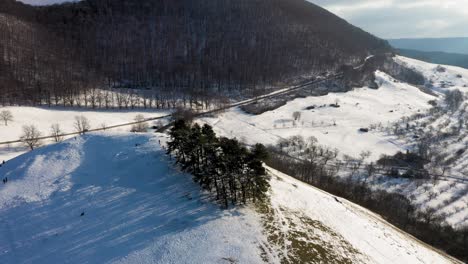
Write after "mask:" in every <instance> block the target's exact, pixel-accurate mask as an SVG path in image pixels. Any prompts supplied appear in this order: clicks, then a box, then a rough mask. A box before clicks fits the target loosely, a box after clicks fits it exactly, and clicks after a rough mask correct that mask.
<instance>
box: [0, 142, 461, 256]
mask: <svg viewBox="0 0 468 264" xmlns="http://www.w3.org/2000/svg"><path fill="white" fill-rule="evenodd" d="M159 140H161V141H163V142H164V138H163V137H156V136H154V135H136V134H128V133H120V134H119V133H112V134H110V133H106V134H104V133H102V134H89V135H86V136H84V137H81V138H77V139H71V140H68V141H66V142H64V143H60V144H57V145H51V146H48V147H44V148H40V149H38V150H35V151H33V152H29V153H27V154H25V155H22V156H20V157H18V158H16V159H13V160H11V161H9V162H8V163H7V164H6V165H5V166H3V167H1V168H0V178H3V177H5V176H7V177H8V178H9V182H8V183H7V184H6V185H0V223H1V225H0V263H107V262H116V263H262V262H264V261H265V262H268V263H278V262H280V261H284V260H292V259H297V258H300V259H304V258H307V257H313V261H314V262H328V263H330V262H333V263H335V262H344V263H349V262H352V263H451V262H456V261H455V260H453V259H450V258H447V257H445V256H443V255H442V254H439V253H437V252H435V251H433V250H432V249H430V248H428V247H427V246H425V245H423V244H421V243H420V242H418V241H416V240H414V239H412V238H411V237H409V236H407V235H406V234H403V233H401V232H400V231H398V230H396V229H395V228H393V227H392V226H390V225H388V224H387V223H386V222H385V221H383V220H382V219H380V218H379V217H378V216H375V215H373V214H372V213H370V212H369V211H367V210H365V209H362V208H360V207H358V206H356V205H354V204H351V203H349V202H347V201H344V200H341V199H339V200H336V199H335V198H334V197H333V196H331V195H329V194H327V193H324V192H321V191H319V190H317V189H314V188H312V187H310V186H308V185H305V184H303V183H300V182H298V181H297V180H294V179H292V178H290V177H288V176H286V175H283V174H281V173H278V172H276V171H273V170H271V169H269V171H271V173H272V175H273V177H272V180H271V184H272V188H271V191H270V199H269V200H268V201H265V203H264V205H263V206H260V208H258V207H257V206H253V205H252V206H248V207H240V208H237V209H230V210H220V209H219V208H218V206H216V205H214V204H213V203H212V202H211V201H210V200H209V199H208V198H207V197H206V196H204V195H203V194H202V193H200V191H199V187H198V186H197V185H196V184H194V183H193V182H192V180H191V177H190V176H189V175H186V174H183V173H180V172H178V171H177V170H176V169H174V168H173V167H172V165H170V164H171V161H170V160H169V158H167V157H166V156H165V155H164V153H163V150H162V149H161V148H160V146H159V144H158V141H159ZM262 208H263V209H262ZM265 208H266V209H265ZM82 213H84V215H83V216H80V215H81V214H82ZM279 238H281V239H279Z"/></svg>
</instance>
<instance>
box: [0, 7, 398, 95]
mask: <svg viewBox="0 0 468 264" xmlns="http://www.w3.org/2000/svg"><path fill="white" fill-rule="evenodd" d="M0 13H3V14H9V15H10V16H7V17H8V18H11V19H12V20H20V21H28V23H31V24H32V25H34V31H33V32H32V33H31V34H28V35H27V36H25V37H24V38H25V39H24V41H23V42H22V44H21V45H22V46H26V47H29V48H30V49H31V50H32V51H33V52H34V54H35V55H36V56H32V55H31V56H28V58H30V61H32V62H34V63H29V64H28V63H26V62H23V61H20V60H17V59H16V58H15V57H14V56H13V57H8V56H3V60H0V64H2V66H1V67H3V68H4V69H5V71H4V72H5V73H8V74H9V75H11V79H13V80H15V81H17V82H16V83H15V85H13V87H14V89H15V90H14V91H11V92H9V93H8V96H7V98H8V100H6V103H15V102H21V103H26V102H30V103H31V102H33V103H44V102H48V101H52V102H54V100H55V101H59V102H62V101H67V104H71V103H72V102H70V100H72V101H73V98H74V96H75V95H76V94H77V93H83V92H85V91H87V90H88V89H91V88H93V87H100V88H103V87H107V88H112V87H122V86H125V87H128V86H130V87H139V88H148V89H151V90H152V91H154V96H155V97H163V98H166V97H177V98H180V97H182V95H185V96H186V97H187V96H188V97H190V98H194V99H198V100H202V99H203V100H209V99H210V98H212V97H216V96H221V95H228V96H230V97H232V96H236V95H239V93H241V94H242V96H250V95H252V94H256V93H261V92H263V91H264V89H267V88H269V87H270V88H271V86H276V85H279V84H281V83H284V82H286V83H291V82H293V81H294V80H296V79H297V78H298V77H300V76H302V75H312V74H317V73H322V72H324V71H333V70H336V69H337V68H338V67H340V66H341V65H343V64H358V63H359V62H360V61H362V60H363V59H364V58H366V57H367V56H368V55H370V54H376V53H381V52H388V51H389V50H390V47H389V45H388V44H387V43H386V42H385V41H383V40H381V39H378V38H376V37H374V36H372V35H370V34H368V33H366V32H364V31H362V30H361V29H358V28H356V27H354V26H352V25H350V24H348V23H347V22H346V21H344V20H342V19H340V18H338V17H337V16H335V15H333V14H331V13H329V12H328V11H326V10H324V9H322V8H320V7H318V6H315V5H313V4H311V3H308V2H306V1H303V0H292V1H290V0H254V1H252V0H241V1H238V0H222V1H216V2H213V1H211V0H203V1H196V2H193V1H189V0H183V1H169V0H164V1H150V0H145V1H125V0H116V1H107V0H87V1H81V2H78V3H74V4H63V5H54V6H48V7H28V6H24V5H22V4H18V3H15V2H14V0H6V2H3V4H2V5H0ZM7 24H8V22H7ZM36 26H37V27H38V28H36ZM39 28H41V29H44V30H45V31H46V33H47V34H45V33H42V32H39V31H37V30H39ZM2 31H4V29H2V27H0V34H1V32H2ZM15 32H16V31H14V30H13V31H10V33H11V34H7V35H6V36H5V38H2V41H1V44H0V45H2V46H3V50H5V52H6V53H8V54H12V52H10V49H14V46H13V45H12V43H11V41H9V39H10V38H15V34H16V33H15ZM37 37H45V38H46V40H41V45H36V44H35V43H36V42H35V39H36V38H37ZM54 43H60V45H57V44H54ZM62 43H63V45H61V44H62ZM49 45H50V46H51V47H50V48H49V47H48V46H49ZM38 47H40V48H41V49H42V48H45V49H46V50H48V51H50V52H49V54H48V53H47V52H45V53H43V52H37V51H36V49H37V48H38ZM51 54H52V56H53V57H54V58H56V59H57V61H55V62H48V63H45V62H44V61H47V59H48V58H49V57H50V55H51ZM18 68H21V69H24V71H26V73H24V72H17V71H15V69H18ZM51 68H53V70H51ZM31 72H34V73H35V74H27V73H31ZM63 82H64V83H65V84H66V85H65V84H64V83H63ZM9 87H12V85H10V86H9ZM58 87H59V88H58ZM2 89H6V88H5V87H3V88H2ZM10 89H12V88H10ZM26 91H27V92H26Z"/></svg>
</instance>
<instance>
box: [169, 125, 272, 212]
mask: <svg viewBox="0 0 468 264" xmlns="http://www.w3.org/2000/svg"><path fill="white" fill-rule="evenodd" d="M169 135H170V137H171V141H170V142H169V143H168V150H167V153H168V154H172V155H174V157H175V159H176V164H180V166H181V168H182V169H183V170H184V171H186V172H189V173H191V174H192V175H193V176H194V180H195V181H196V182H197V183H199V184H200V186H201V187H203V189H205V190H207V191H209V192H210V193H212V194H214V196H215V199H216V200H217V201H220V202H221V203H222V204H223V206H224V207H226V208H227V207H228V206H229V205H230V204H231V205H236V204H245V203H247V202H249V201H253V202H255V201H257V200H259V199H262V198H264V196H265V194H266V192H267V191H268V189H269V177H268V175H267V173H266V171H265V168H264V167H263V163H262V160H265V159H266V158H267V151H266V148H265V147H264V146H263V145H261V144H257V145H255V146H254V147H252V149H248V148H247V147H245V146H243V145H242V144H241V143H240V142H239V141H237V140H236V139H228V138H224V137H217V136H216V133H215V132H214V131H213V129H212V127H211V126H209V125H207V124H205V125H203V126H202V127H201V126H200V125H198V124H193V125H191V124H189V123H187V122H186V121H183V120H179V121H176V122H175V124H174V127H173V128H172V129H171V131H170V132H169Z"/></svg>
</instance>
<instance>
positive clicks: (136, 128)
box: [131, 114, 148, 132]
mask: <svg viewBox="0 0 468 264" xmlns="http://www.w3.org/2000/svg"><path fill="white" fill-rule="evenodd" d="M133 120H135V122H138V123H136V124H134V125H133V126H132V129H131V132H146V131H147V129H148V123H146V122H145V117H144V116H143V115H142V114H138V115H136V116H135V118H134V119H133Z"/></svg>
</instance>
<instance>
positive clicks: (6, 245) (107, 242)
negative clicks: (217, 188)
mask: <svg viewBox="0 0 468 264" xmlns="http://www.w3.org/2000/svg"><path fill="white" fill-rule="evenodd" d="M149 141H150V139H148V137H145V136H138V135H135V136H130V137H128V136H127V137H123V136H121V137H119V136H114V137H106V136H99V135H93V136H89V137H87V138H86V142H85V143H84V144H85V145H84V148H83V151H84V155H82V157H83V159H82V161H81V163H80V166H79V167H78V168H77V169H76V170H74V172H73V173H72V174H71V175H70V176H71V178H70V181H71V183H72V187H71V189H70V190H68V191H64V192H55V193H53V194H52V196H51V197H50V198H49V199H47V200H45V201H42V202H38V203H29V204H22V205H21V206H17V207H14V208H10V209H6V210H3V211H2V210H0V214H1V215H2V216H1V217H0V224H1V227H0V263H24V262H28V263H30V262H34V263H65V262H72V263H104V262H108V261H112V260H117V259H120V258H122V257H124V256H126V255H128V254H129V253H131V252H133V251H136V250H138V249H143V248H145V247H147V246H149V245H151V244H152V242H154V241H157V240H158V239H163V237H164V236H165V235H169V234H173V233H178V232H183V231H184V230H189V229H193V228H196V227H197V226H200V225H204V224H206V223H208V222H210V221H212V220H214V219H217V218H219V217H221V216H222V215H223V214H226V213H228V212H223V211H222V210H220V209H219V208H218V206H216V205H215V204H213V203H211V202H210V201H209V199H207V198H206V197H204V196H203V194H202V193H201V192H200V190H199V187H198V185H196V184H195V183H193V181H192V178H191V176H190V175H187V174H182V173H179V172H177V171H176V170H175V169H174V168H171V166H170V165H169V164H170V163H169V161H168V160H167V159H168V158H167V157H165V156H164V154H163V152H162V151H161V150H157V149H156V148H157V147H156V145H155V144H148V143H149ZM135 142H138V144H141V145H139V146H135ZM151 148H153V149H151ZM82 213H84V215H83V216H81V214H82ZM231 213H233V212H231ZM236 213H237V212H234V214H236Z"/></svg>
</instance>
